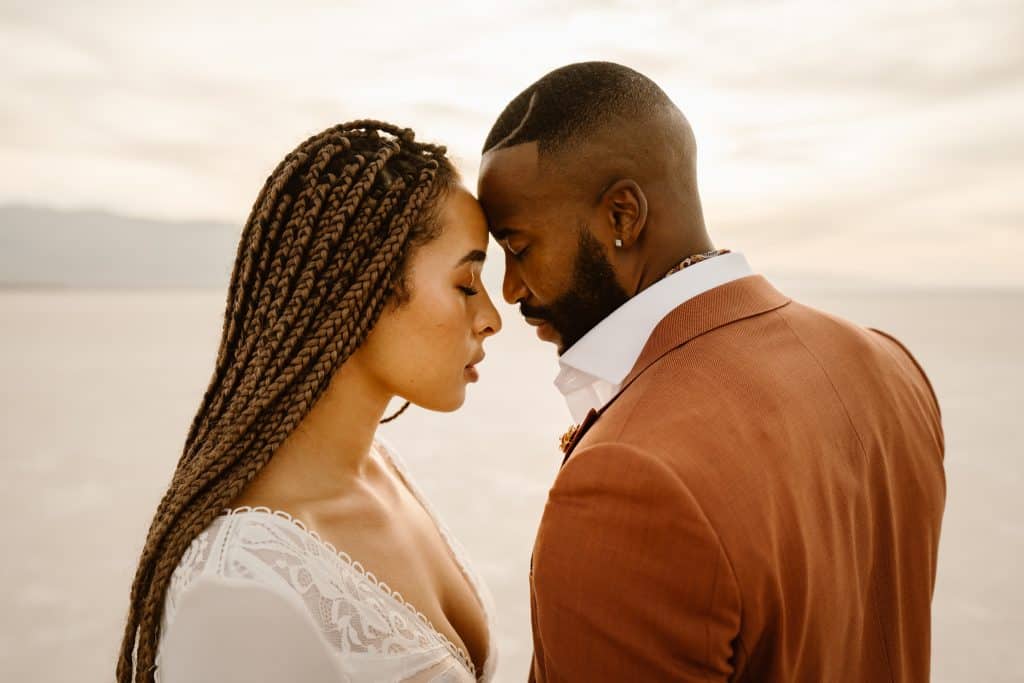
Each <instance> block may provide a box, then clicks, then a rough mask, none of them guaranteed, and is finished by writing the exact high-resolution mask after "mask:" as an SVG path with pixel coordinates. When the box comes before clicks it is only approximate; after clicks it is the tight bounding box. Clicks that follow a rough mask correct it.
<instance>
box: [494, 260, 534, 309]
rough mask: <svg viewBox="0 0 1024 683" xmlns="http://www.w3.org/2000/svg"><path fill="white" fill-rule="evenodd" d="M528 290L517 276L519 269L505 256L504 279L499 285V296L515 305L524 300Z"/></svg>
mask: <svg viewBox="0 0 1024 683" xmlns="http://www.w3.org/2000/svg"><path fill="white" fill-rule="evenodd" d="M527 294H529V290H528V289H527V288H526V283H525V282H523V278H522V276H521V275H520V274H519V267H518V265H517V264H516V262H515V261H514V260H513V259H512V257H511V256H509V255H508V254H505V279H504V280H503V281H502V283H501V295H502V296H503V297H505V301H506V302H508V303H510V304H513V305H515V304H517V303H519V302H520V301H522V300H523V299H525V298H526V296H527Z"/></svg>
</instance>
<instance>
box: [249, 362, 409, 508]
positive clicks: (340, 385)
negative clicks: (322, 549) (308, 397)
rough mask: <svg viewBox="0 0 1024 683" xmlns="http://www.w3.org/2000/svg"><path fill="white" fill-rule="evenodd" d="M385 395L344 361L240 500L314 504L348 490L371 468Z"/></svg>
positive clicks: (384, 404) (359, 371)
mask: <svg viewBox="0 0 1024 683" xmlns="http://www.w3.org/2000/svg"><path fill="white" fill-rule="evenodd" d="M350 360H351V359H350ZM390 399H391V396H390V395H389V394H388V393H387V392H386V391H383V390H382V388H381V387H380V386H379V385H378V384H377V383H376V382H374V381H373V379H372V378H371V377H370V376H369V374H368V373H366V372H364V371H363V370H362V369H361V368H360V367H359V366H358V364H355V363H346V364H345V365H344V366H342V367H341V368H340V369H339V370H338V371H337V372H335V373H334V377H333V378H332V380H331V383H330V385H328V387H327V389H326V390H325V391H324V393H323V395H321V396H320V398H319V400H318V401H317V402H316V404H315V405H314V406H313V409H312V410H311V411H310V412H309V414H308V415H307V416H306V417H305V418H303V420H302V421H301V422H300V423H299V424H298V426H297V427H296V428H295V430H294V431H293V432H292V433H291V434H290V435H289V436H288V438H287V439H285V441H284V443H282V444H281V446H280V447H279V448H278V449H277V451H275V453H274V455H273V457H272V458H271V459H270V462H268V463H267V465H266V466H265V467H264V468H263V470H262V471H261V472H260V474H259V476H258V477H257V478H256V479H255V480H254V481H253V482H252V483H251V484H250V485H249V486H248V487H247V489H246V491H245V492H244V493H243V496H242V498H243V499H245V501H246V504H248V501H250V500H251V501H254V503H253V504H255V501H258V500H260V499H266V500H267V501H268V502H267V503H260V504H268V503H269V501H289V502H292V503H302V502H308V503H314V502H317V501H324V500H329V499H334V498H336V497H337V496H339V495H341V494H343V493H344V492H345V491H349V490H351V489H352V483H353V481H354V480H357V479H359V478H360V477H362V476H363V475H365V474H366V472H367V469H368V468H369V467H370V466H371V460H370V452H371V448H372V445H373V438H374V435H375V434H376V431H377V426H378V424H379V423H380V420H381V418H382V417H383V415H384V411H385V409H386V408H387V405H388V402H389V401H390Z"/></svg>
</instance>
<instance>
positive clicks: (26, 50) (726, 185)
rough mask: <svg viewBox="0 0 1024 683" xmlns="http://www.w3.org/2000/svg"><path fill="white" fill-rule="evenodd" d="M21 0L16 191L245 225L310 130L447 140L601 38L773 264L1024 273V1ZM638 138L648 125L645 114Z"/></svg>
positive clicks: (475, 152)
mask: <svg viewBox="0 0 1024 683" xmlns="http://www.w3.org/2000/svg"><path fill="white" fill-rule="evenodd" d="M631 5H632V3H619V2H543V3H542V2H516V3H507V2H506V3H497V2H466V3H462V2H435V3H426V2H422V1H420V2H400V1H391V2H387V3H385V2H326V1H315V0H313V1H302V0H293V1H291V2H288V3H283V2H277V3H269V2H262V1H260V0H253V1H250V2H245V3H228V2H215V1H212V0H203V1H201V2H200V1H195V0H178V1H176V2H174V3H169V2H161V3H155V2H148V1H138V2H121V3H114V2H107V1H106V0H90V2H86V3H83V2H59V1H51V2H40V1H39V0H35V1H33V2H21V1H17V2H9V1H7V0H0V64H2V65H3V66H0V92H2V93H3V94H2V97H3V107H2V108H0V121H2V126H0V203H29V204H34V205H41V206H47V207H57V208H90V209H104V210H108V211H113V212H118V213H125V214H129V215H133V216H140V217H146V218H158V219H160V218H165V219H214V220H219V221H227V222H229V223H232V224H238V225H239V226H241V224H242V223H243V222H244V220H245V218H246V216H247V214H248V212H249V209H250V208H251V205H252V202H253V200H254V199H255V197H256V194H257V192H258V191H259V188H260V186H261V185H262V182H263V180H264V179H265V178H266V176H267V174H269V173H270V171H271V170H272V169H273V168H274V166H275V165H276V164H277V162H278V160H279V159H280V158H282V157H283V156H284V155H285V154H286V153H287V152H288V151H289V150H290V149H291V148H293V147H294V146H295V145H296V144H297V143H298V142H300V141H301V140H303V139H305V138H306V137H307V136H309V135H311V134H313V133H316V132H318V131H320V130H322V129H324V128H327V127H328V126H330V125H333V124H336V123H340V122H342V121H345V120H350V119H355V118H367V117H369V118H381V119H385V120H390V121H393V122H395V123H399V124H401V125H404V126H409V127H411V128H413V129H415V130H416V131H417V134H418V137H420V138H422V139H426V140H431V141H436V142H441V143H444V144H446V145H448V147H449V149H450V150H451V152H452V153H453V155H454V156H455V158H456V160H457V162H458V164H459V166H460V168H461V169H462V171H463V174H464V176H465V179H466V182H467V184H468V185H469V186H470V188H474V187H475V182H476V168H477V163H478V160H479V151H480V146H481V143H482V141H483V139H484V137H485V136H486V134H487V131H488V129H489V128H490V125H491V124H492V123H493V121H494V119H495V117H496V116H497V115H498V113H499V112H500V111H501V109H502V108H503V107H504V106H505V104H507V102H508V101H509V100H510V99H512V98H513V97H514V96H515V95H516V94H517V93H519V92H520V91H521V90H522V89H523V88H525V87H526V86H528V85H529V84H530V83H531V82H533V81H534V80H536V79H537V78H539V77H540V76H542V75H543V74H544V73H546V72H547V71H549V70H551V69H553V68H556V67H558V66H562V65H564V64H567V63H570V62H574V61H581V60H587V59H605V60H611V61H616V62H620V63H623V64H626V65H628V66H631V67H633V68H635V69H637V70H639V71H641V72H643V73H645V74H646V75H648V76H650V77H651V78H653V79H654V80H655V81H656V82H658V83H659V85H661V86H662V88H663V89H664V90H665V91H666V92H667V93H668V94H669V96H670V97H672V98H673V100H674V101H675V102H676V104H677V105H679V107H680V108H681V109H682V110H683V112H684V113H685V114H686V116H687V117H688V118H689V120H690V121H691V123H692V124H693V127H694V129H695V132H696V135H697V140H698V147H699V157H698V160H699V178H700V185H701V193H702V198H703V202H704V208H705V216H706V220H707V224H708V226H709V229H710V231H711V233H712V236H713V238H714V240H715V242H716V244H717V245H718V246H722V247H729V248H732V249H734V250H738V251H742V252H744V253H745V254H746V255H747V256H748V259H749V260H750V261H751V262H752V263H753V265H754V266H755V268H757V269H760V270H765V271H768V272H776V271H780V272H781V271H786V272H789V273H799V274H805V275H807V276H808V277H811V278H829V277H832V278H850V279H855V280H858V281H867V282H877V283H899V284H903V285H913V286H958V287H959V286H964V287H992V286H1014V287H1020V286H1024V266H1022V265H1021V264H1022V262H1024V191H1022V187H1024V183H1022V178H1024V2H1020V1H1019V0H1009V1H1003V0H993V1H985V2H968V1H965V0H964V1H957V2H941V1H938V0H935V1H931V2H919V1H917V0H908V1H905V2H900V3H892V2H867V1H863V2H862V1H857V2H846V3H839V2H821V1H820V0H818V1H815V0H800V1H796V2H733V1H730V0H721V1H719V0H716V1H715V2H676V3H667V2H645V3H636V4H635V6H631ZM638 134H642V133H638Z"/></svg>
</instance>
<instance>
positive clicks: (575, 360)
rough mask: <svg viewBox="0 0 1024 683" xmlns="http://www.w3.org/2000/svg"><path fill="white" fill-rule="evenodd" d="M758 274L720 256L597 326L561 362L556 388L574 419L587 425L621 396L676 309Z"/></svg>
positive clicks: (736, 258) (654, 288)
mask: <svg viewBox="0 0 1024 683" xmlns="http://www.w3.org/2000/svg"><path fill="white" fill-rule="evenodd" d="M753 274H754V273H753V271H752V270H751V269H750V265H749V264H748V263H747V259H746V258H745V257H744V256H743V255H742V254H738V253H729V254H723V255H721V256H715V257H714V258H710V259H708V260H706V261H701V262H700V263H695V264H694V265H692V266H689V267H688V268H684V269H683V270H681V271H679V272H678V273H673V274H672V275H669V276H668V277H666V278H664V279H663V280H660V281H658V282H656V283H654V284H653V285H651V286H650V287H648V288H647V289H645V290H644V291H642V292H640V293H639V294H637V295H636V296H634V297H633V298H632V299H630V300H629V301H627V302H626V303H624V304H622V305H621V306H619V308H617V309H615V311H614V312H613V313H612V314H611V315H609V316H608V317H607V318H605V319H604V320H602V321H601V322H599V323H598V324H597V325H596V326H594V328H593V329H592V330H590V331H589V332H587V334H586V335H584V336H583V337H582V338H581V339H580V340H579V341H578V342H576V343H575V344H573V345H572V346H571V347H570V348H569V349H568V350H567V351H565V353H563V354H562V357H561V358H559V360H558V365H559V366H560V368H561V370H560V372H559V373H558V377H557V378H556V379H555V386H556V387H558V390H559V391H560V392H562V395H563V396H564V397H565V402H566V405H568V406H569V412H570V413H572V418H573V420H575V421H576V422H580V421H582V420H583V418H584V417H586V415H587V413H588V412H589V411H590V410H591V409H595V410H597V409H600V408H601V407H602V406H604V404H605V403H607V402H608V401H609V400H611V399H612V397H614V396H615V394H617V393H618V392H619V389H620V388H621V386H622V381H623V380H624V379H626V375H628V374H629V371H630V370H632V369H633V365H634V364H636V361H637V358H639V357H640V352H641V351H643V348H644V344H646V343H647V340H648V338H649V337H650V336H651V333H652V332H654V328H655V327H657V326H658V323H660V322H661V321H662V319H663V318H664V317H665V316H666V315H668V314H669V313H670V312H672V310H673V309H675V308H676V307H677V306H679V305H680V304H682V303H683V302H685V301H688V300H690V299H692V298H694V297H696V296H699V295H700V294H703V293H704V292H707V291H710V290H712V289H714V288H715V287H720V286H722V285H724V284H726V283H729V282H732V281H733V280H739V279H740V278H743V277H747V276H748V275H753Z"/></svg>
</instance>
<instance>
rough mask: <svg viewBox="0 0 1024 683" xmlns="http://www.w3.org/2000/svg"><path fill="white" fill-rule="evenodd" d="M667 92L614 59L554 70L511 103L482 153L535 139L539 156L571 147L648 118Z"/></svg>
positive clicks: (665, 103)
mask: <svg viewBox="0 0 1024 683" xmlns="http://www.w3.org/2000/svg"><path fill="white" fill-rule="evenodd" d="M664 107H672V108H675V105H674V104H673V103H672V100H670V99H669V97H668V95H666V94H665V92H664V91H663V90H662V89H661V88H659V87H658V85H657V84H656V83H655V82H654V81H652V80H651V79H649V78H647V77H646V76H644V75H643V74H641V73H639V72H637V71H634V70H633V69H630V68H629V67H626V66H622V65H621V64H615V63H613V62H579V63H576V64H569V65H568V66H563V67H561V68H559V69H555V70H554V71H551V72H550V73H548V74H546V75H545V76H543V77H542V78H541V79H540V80H538V81H537V82H536V83H534V84H533V85H531V86H529V87H528V88H527V89H526V90H524V91H523V92H521V93H519V95H517V96H516V98H515V99H513V100H512V101H511V102H509V104H508V106H506V107H505V110H504V111H503V112H501V115H500V116H499V117H498V120H497V121H495V123H494V126H493V127H492V128H491V132H490V133H489V134H488V135H487V140H486V141H485V142H484V148H483V151H482V153H483V154H486V153H487V152H491V151H495V150H499V149H502V148H505V147H514V146H515V145H521V144H524V143H527V142H536V143H537V146H538V150H539V152H540V154H542V155H543V154H548V153H551V152H556V151H561V150H565V149H571V148H573V147H575V146H576V145H578V144H579V143H580V142H582V141H584V140H586V138H587V136H588V135H590V134H592V133H593V132H595V131H597V130H600V129H601V128H602V127H604V126H606V125H608V124H610V123H611V122H612V121H622V122H626V123H624V125H628V123H629V122H632V121H644V120H645V119H647V118H648V117H649V116H650V115H651V114H653V113H655V112H656V111H658V110H659V109H662V108H664Z"/></svg>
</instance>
